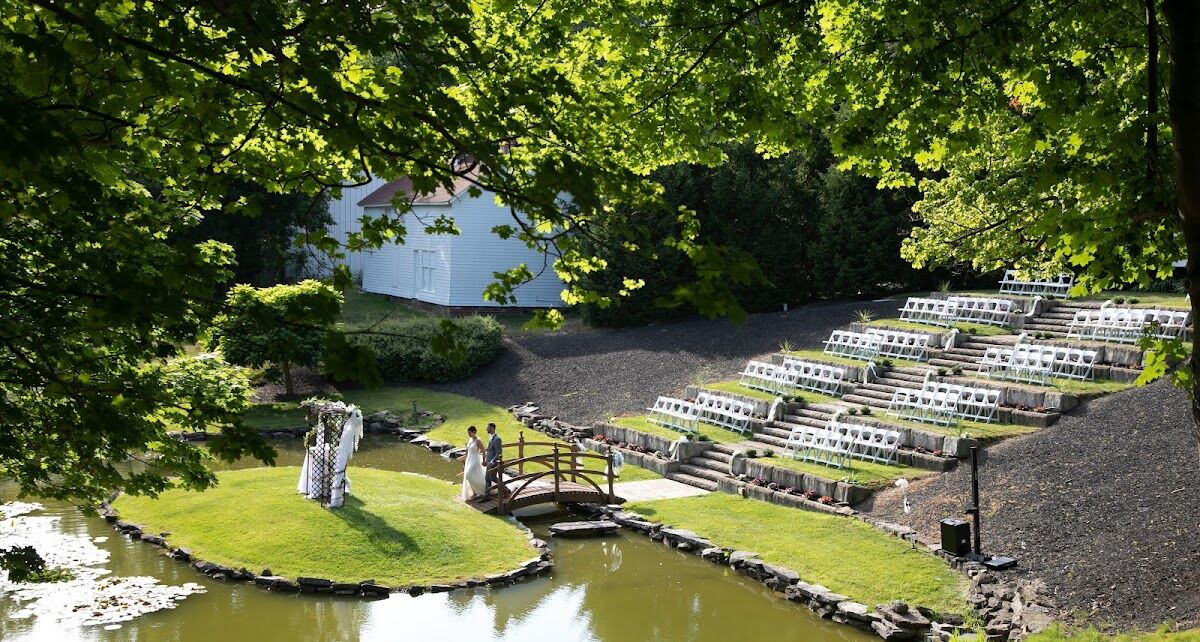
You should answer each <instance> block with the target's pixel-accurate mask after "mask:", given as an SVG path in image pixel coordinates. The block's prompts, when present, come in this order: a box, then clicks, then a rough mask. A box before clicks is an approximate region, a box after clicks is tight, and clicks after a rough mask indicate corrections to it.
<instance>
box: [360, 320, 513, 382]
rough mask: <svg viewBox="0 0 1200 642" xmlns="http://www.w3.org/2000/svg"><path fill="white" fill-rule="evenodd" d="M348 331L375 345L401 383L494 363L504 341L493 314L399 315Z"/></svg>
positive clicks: (384, 370) (460, 374)
mask: <svg viewBox="0 0 1200 642" xmlns="http://www.w3.org/2000/svg"><path fill="white" fill-rule="evenodd" d="M347 336H348V338H349V339H350V341H351V342H352V343H356V344H359V345H362V346H365V347H367V348H370V349H371V351H373V352H374V353H375V361H376V363H378V365H379V372H380V374H381V375H383V378H384V379H386V380H388V381H390V382H397V383H399V382H406V381H429V382H445V381H456V380H458V379H462V378H464V377H467V376H470V375H471V374H472V373H474V372H475V371H476V370H479V369H480V368H482V367H483V366H485V365H487V364H488V363H490V362H491V361H492V360H493V359H495V358H496V356H497V355H499V354H500V351H501V350H502V349H503V347H504V343H503V342H504V329H503V327H502V326H501V325H500V323H499V322H498V321H496V319H495V318H493V317H487V316H471V317H464V318H461V319H453V320H450V319H439V318H436V317H419V318H411V319H395V320H390V321H384V322H382V323H378V324H375V325H374V326H371V328H370V329H369V331H368V332H365V333H363V334H354V333H353V331H352V330H351V331H348V333H347ZM450 339H453V341H452V344H448V341H449V340H450ZM439 348H440V350H439Z"/></svg>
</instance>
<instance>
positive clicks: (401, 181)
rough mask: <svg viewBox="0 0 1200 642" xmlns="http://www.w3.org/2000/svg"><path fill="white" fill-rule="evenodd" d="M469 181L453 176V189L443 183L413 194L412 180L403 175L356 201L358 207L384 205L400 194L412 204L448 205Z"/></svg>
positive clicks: (464, 188) (390, 202)
mask: <svg viewBox="0 0 1200 642" xmlns="http://www.w3.org/2000/svg"><path fill="white" fill-rule="evenodd" d="M470 185H471V181H470V180H468V179H466V178H464V177H462V176H455V177H454V185H453V190H452V191H451V190H447V189H446V187H445V186H444V185H438V186H437V189H435V190H433V191H432V192H430V193H428V194H413V186H412V181H411V180H410V179H409V178H408V177H407V176H405V177H404V178H398V179H396V180H394V181H388V182H387V183H384V184H383V186H382V187H380V188H379V189H377V190H375V191H374V192H371V193H370V194H367V195H366V196H365V197H364V198H363V199H362V200H361V201H359V202H358V206H359V207H385V206H388V205H391V204H392V200H393V199H395V198H396V196H397V195H400V197H401V198H406V199H407V200H408V202H409V203H411V204H413V205H448V204H449V203H450V201H452V200H454V197H455V196H457V195H458V194H459V193H461V192H463V191H465V190H466V189H467V188H468V187H470Z"/></svg>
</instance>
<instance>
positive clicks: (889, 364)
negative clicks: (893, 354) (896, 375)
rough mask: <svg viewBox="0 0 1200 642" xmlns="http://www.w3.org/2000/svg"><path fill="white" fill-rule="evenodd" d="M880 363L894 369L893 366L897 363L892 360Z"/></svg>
mask: <svg viewBox="0 0 1200 642" xmlns="http://www.w3.org/2000/svg"><path fill="white" fill-rule="evenodd" d="M880 363H882V364H883V367H885V368H890V367H892V364H893V363H895V362H894V361H892V360H891V359H884V360H883V361H880Z"/></svg>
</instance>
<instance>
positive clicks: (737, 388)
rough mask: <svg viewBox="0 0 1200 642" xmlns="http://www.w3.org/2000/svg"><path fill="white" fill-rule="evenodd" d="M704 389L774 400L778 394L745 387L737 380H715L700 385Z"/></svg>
mask: <svg viewBox="0 0 1200 642" xmlns="http://www.w3.org/2000/svg"><path fill="white" fill-rule="evenodd" d="M702 387H703V388H705V389H706V390H715V391H717V392H728V393H730V394H735V395H742V396H743V397H751V398H754V399H761V400H763V401H775V399H776V398H777V396H778V395H773V394H771V393H769V392H763V391H762V390H755V389H754V388H747V387H746V386H743V385H742V384H740V383H738V382H737V381H717V382H715V383H706V384H704V385H703V386H702Z"/></svg>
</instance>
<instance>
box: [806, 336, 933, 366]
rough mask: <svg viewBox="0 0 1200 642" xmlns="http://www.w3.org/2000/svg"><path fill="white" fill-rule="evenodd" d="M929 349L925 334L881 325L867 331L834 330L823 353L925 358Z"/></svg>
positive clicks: (851, 355) (869, 356) (922, 359)
mask: <svg viewBox="0 0 1200 642" xmlns="http://www.w3.org/2000/svg"><path fill="white" fill-rule="evenodd" d="M928 350H929V335H928V334H925V333H923V332H903V331H900V330H886V329H883V328H868V329H867V331H866V332H850V331H849V330H834V331H833V332H832V333H831V334H830V335H829V338H828V339H826V340H825V354H830V355H835V356H839V357H850V358H852V359H853V358H867V359H869V358H871V357H875V356H884V357H898V358H901V359H914V360H916V361H924V360H925V357H926V356H928Z"/></svg>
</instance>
